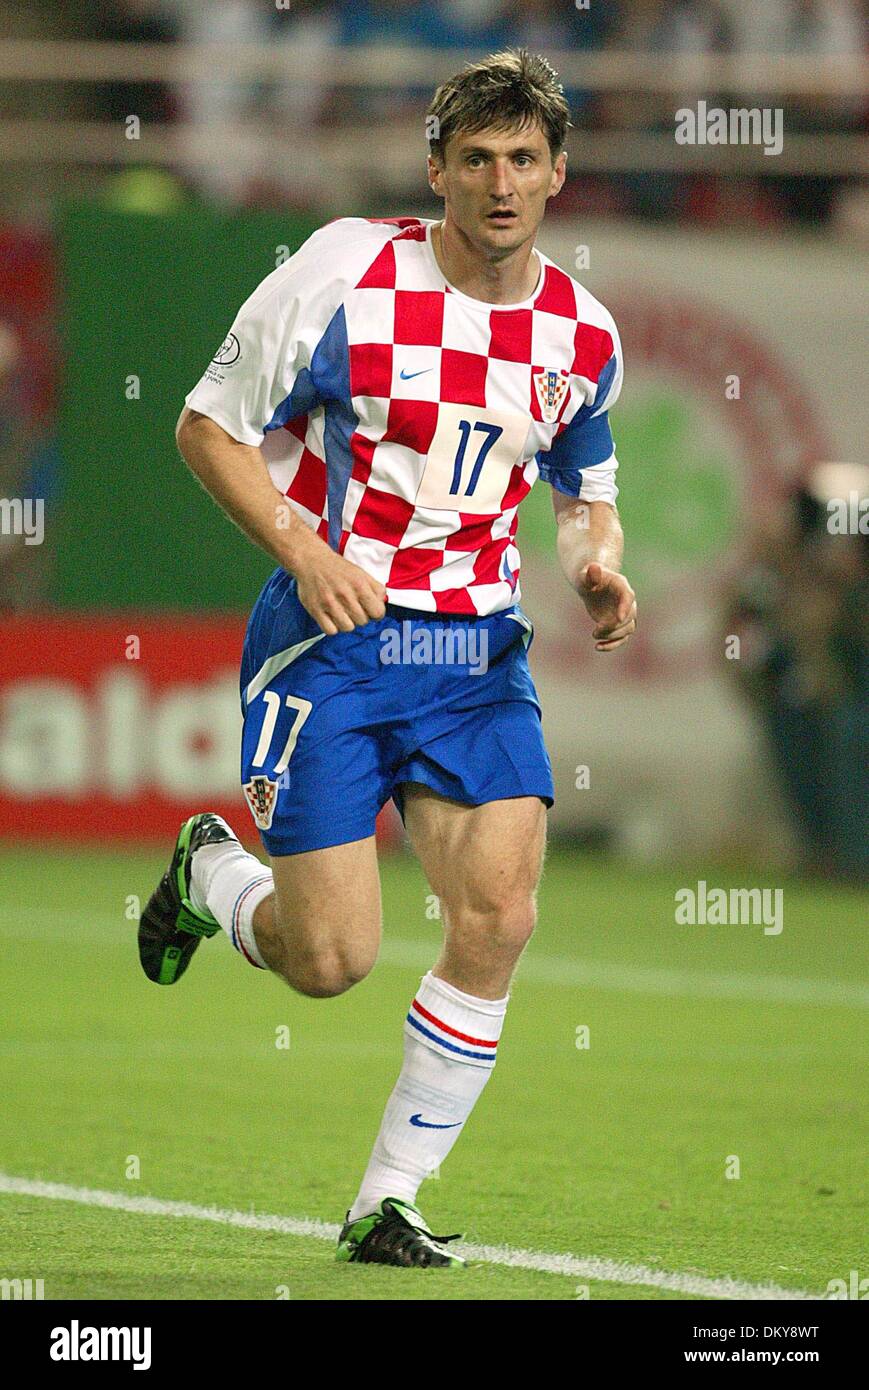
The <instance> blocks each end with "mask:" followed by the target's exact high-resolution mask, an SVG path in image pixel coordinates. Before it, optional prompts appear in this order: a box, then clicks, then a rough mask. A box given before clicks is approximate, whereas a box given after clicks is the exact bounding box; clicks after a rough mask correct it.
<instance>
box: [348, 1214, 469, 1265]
mask: <svg viewBox="0 0 869 1390" xmlns="http://www.w3.org/2000/svg"><path fill="white" fill-rule="evenodd" d="M348 1216H349V1212H348ZM451 1240H461V1234H459V1235H454V1236H434V1235H432V1233H431V1231H430V1230H429V1228H428V1226H427V1225H426V1223H425V1221H424V1219H423V1217H422V1216H421V1215H420V1213H419V1212H418V1211H417V1209H416V1207H414V1206H412V1205H411V1204H410V1202H404V1201H401V1200H400V1199H399V1198H398V1197H384V1199H383V1201H382V1202H381V1203H380V1206H379V1207H378V1209H377V1211H375V1212H372V1213H371V1215H370V1216H360V1217H359V1219H358V1221H347V1222H346V1224H345V1225H344V1227H343V1229H342V1231H341V1234H340V1236H339V1237H338V1249H337V1250H336V1252H335V1258H336V1259H337V1260H346V1261H348V1262H349V1263H351V1264H378V1265H403V1266H405V1267H410V1266H417V1267H419V1268H421V1269H435V1268H441V1269H463V1268H464V1265H465V1261H464V1260H463V1259H462V1257H461V1255H454V1254H452V1252H451V1251H449V1250H445V1249H444V1248H443V1247H444V1246H445V1245H446V1244H447V1242H448V1241H451Z"/></svg>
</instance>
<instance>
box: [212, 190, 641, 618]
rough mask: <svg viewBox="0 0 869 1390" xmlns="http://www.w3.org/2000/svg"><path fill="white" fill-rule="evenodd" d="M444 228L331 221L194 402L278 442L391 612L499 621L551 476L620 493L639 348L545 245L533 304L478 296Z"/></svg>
mask: <svg viewBox="0 0 869 1390" xmlns="http://www.w3.org/2000/svg"><path fill="white" fill-rule="evenodd" d="M434 225H435V224H434V223H433V222H431V221H423V220H420V219H418V218H413V217H406V218H396V219H394V220H383V221H378V220H368V219H364V218H357V217H344V218H340V219H338V220H337V221H335V222H331V223H329V224H328V226H326V227H322V228H321V229H320V230H319V231H317V232H315V233H314V234H313V236H311V237H309V239H308V240H307V241H306V242H305V243H304V245H303V246H302V247H301V248H300V250H298V251H297V252H296V253H295V255H293V256H291V257H290V258H289V259H288V260H287V261H286V262H285V263H284V264H283V265H281V266H279V267H278V269H277V270H275V271H273V272H272V274H271V275H269V276H267V277H266V279H265V280H263V282H262V284H261V285H260V286H259V288H258V289H256V290H255V291H254V293H253V294H252V295H251V296H250V298H249V299H248V300H247V301H246V303H245V304H244V305H243V306H242V308H241V310H240V312H239V314H238V317H237V318H236V320H235V322H234V323H233V325H232V329H231V331H230V332H229V334H228V335H227V337H226V339H225V340H224V342H223V343H222V345H221V347H220V350H219V351H218V353H217V355H216V357H215V358H214V359H213V361H212V362H211V364H210V365H209V367H208V370H207V371H206V373H205V375H204V376H203V377H202V380H201V381H200V382H199V383H198V385H197V386H196V387H195V388H194V389H193V390H192V391H191V392H190V394H189V395H188V396H187V404H188V405H189V406H190V408H191V409H193V410H196V411H199V412H201V413H202V414H203V415H208V416H210V417H211V419H213V420H215V421H216V422H217V424H219V425H221V426H222V427H223V429H225V430H226V431H227V432H228V433H229V434H230V435H232V437H233V438H234V439H237V440H239V441H241V442H242V443H244V444H251V445H261V446H262V451H263V454H264V455H265V457H266V460H267V463H268V465H269V470H270V473H271V476H272V479H273V481H274V482H275V484H276V486H277V487H278V488H279V489H280V491H281V492H283V493H284V494H285V495H286V496H287V498H288V499H289V501H290V502H291V504H292V505H293V506H294V507H295V509H296V510H297V511H298V513H299V514H300V515H301V517H302V518H303V519H304V520H305V521H306V522H307V523H308V524H309V525H310V526H312V527H313V528H314V529H316V530H317V532H318V533H319V535H320V536H322V537H323V538H324V539H325V540H327V541H328V543H329V544H330V545H331V546H332V547H333V548H334V549H336V550H338V551H339V553H340V554H342V555H345V556H346V557H347V559H348V560H352V561H353V562H354V563H355V564H357V565H359V566H361V568H362V569H364V570H365V571H366V572H367V573H368V574H370V575H372V576H373V577H374V578H376V579H379V580H381V581H382V583H383V584H384V585H385V586H386V590H387V595H388V598H389V601H390V602H391V603H395V604H400V605H403V606H404V607H406V608H417V609H422V610H424V611H427V612H441V613H466V614H474V613H477V614H488V613H494V612H497V611H498V610H499V609H502V608H507V607H509V606H510V605H511V604H513V603H515V602H516V601H517V600H518V598H519V552H518V550H517V548H516V528H517V523H518V507H519V503H520V502H521V501H522V499H523V497H525V495H526V494H527V493H528V492H529V491H530V489H531V487H532V486H533V484H534V482H535V481H536V480H537V478H538V476H542V477H543V478H544V479H545V480H546V481H547V482H549V483H550V484H551V485H552V486H554V487H556V488H558V489H559V490H560V491H561V492H564V493H567V494H568V495H569V496H572V497H580V498H583V499H585V500H588V501H595V500H605V501H610V502H612V501H615V498H616V495H617V488H616V486H615V470H616V467H617V464H616V458H615V454H614V451H613V441H612V435H611V433H610V428H609V422H608V419H607V412H608V409H609V407H610V406H611V405H612V404H613V402H614V401H615V400H616V397H617V396H618V394H619V391H620V389H621V382H622V357H621V347H620V344H619V338H618V333H617V331H616V327H615V324H614V322H613V319H612V317H611V316H610V314H609V313H608V312H607V310H606V309H605V308H604V307H603V305H602V304H599V303H598V301H597V300H596V299H595V298H594V297H593V296H592V295H590V294H589V293H588V291H587V290H585V289H584V288H583V287H582V285H580V284H578V283H577V281H576V280H574V279H573V278H572V276H570V275H567V274H565V272H564V271H563V270H560V269H559V268H558V267H557V266H556V265H553V263H552V262H551V261H550V260H548V258H547V257H546V256H543V255H542V254H541V253H540V252H536V253H535V254H536V256H537V260H538V263H539V266H540V277H539V280H538V284H537V288H536V289H535V291H534V293H533V294H532V295H531V297H530V299H527V300H525V301H524V302H523V303H521V304H486V303H483V302H482V301H480V300H476V299H471V298H469V297H468V296H467V295H465V294H462V293H460V291H459V290H457V289H455V287H454V286H452V285H450V284H448V283H447V282H446V281H445V280H444V277H443V274H442V273H441V271H440V268H439V266H438V263H437V260H436V258H435V255H434V252H433V250H432V242H431V233H432V227H433V226H434Z"/></svg>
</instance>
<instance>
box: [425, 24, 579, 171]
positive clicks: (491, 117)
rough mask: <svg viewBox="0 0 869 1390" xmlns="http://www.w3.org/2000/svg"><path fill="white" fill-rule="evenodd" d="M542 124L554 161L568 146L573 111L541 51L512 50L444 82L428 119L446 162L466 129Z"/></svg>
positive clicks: (433, 143)
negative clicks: (453, 142)
mask: <svg viewBox="0 0 869 1390" xmlns="http://www.w3.org/2000/svg"><path fill="white" fill-rule="evenodd" d="M525 125H540V126H542V128H543V132H544V134H545V136H546V140H547V143H548V145H549V149H550V151H551V154H552V159H553V163H554V162H555V160H556V159H557V158H558V156H559V154H560V153H561V151H562V149H563V148H564V137H565V135H566V134H567V129H568V126H569V125H570V110H569V108H568V105H567V102H566V100H565V97H564V88H563V86H562V85H561V83H560V82H559V80H558V73H557V72H556V71H555V69H554V68H553V67H552V65H551V63H548V62H547V61H546V59H545V58H543V57H541V55H540V54H539V53H529V52H528V50H527V49H525V48H508V49H505V50H504V51H503V52H501V53H491V54H490V55H489V57H488V58H483V59H482V61H481V62H479V63H468V65H467V66H466V67H465V68H464V69H463V71H462V72H459V73H456V75H455V77H451V78H449V79H448V81H446V82H442V83H441V85H440V86H439V87H438V89H437V91H436V92H435V94H434V96H433V98H432V102H431V105H430V106H429V109H428V113H427V118H426V132H427V134H428V143H429V149H430V151H431V153H432V155H433V156H437V158H438V159H440V160H443V157H444V150H445V148H446V144H447V141H448V140H449V139H450V137H451V136H453V135H455V134H457V132H459V131H461V132H462V133H463V134H469V135H470V134H473V133H474V132H475V131H479V130H486V129H488V128H490V127H491V128H493V129H495V130H511V129H513V128H518V127H522V126H525Z"/></svg>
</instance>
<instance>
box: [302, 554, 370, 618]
mask: <svg viewBox="0 0 869 1390" xmlns="http://www.w3.org/2000/svg"><path fill="white" fill-rule="evenodd" d="M324 549H325V547H324ZM296 582H297V585H298V594H299V598H300V599H301V601H302V605H303V606H304V607H305V608H306V609H307V610H308V612H309V613H310V615H311V617H312V618H313V619H314V621H315V622H317V623H319V624H320V627H321V628H322V629H323V631H324V632H325V633H326V635H327V637H334V636H335V634H336V632H352V631H353V629H354V627H362V626H364V625H365V623H370V622H371V620H372V618H382V617H383V615H384V614H385V612H386V589H385V588H384V587H383V585H382V584H381V583H380V581H379V580H377V579H372V578H371V575H370V574H366V573H365V571H364V570H362V569H360V568H359V566H358V565H354V564H353V563H352V561H350V560H345V559H344V556H343V555H338V554H336V552H335V551H334V550H326V551H325V554H322V555H318V556H317V558H316V560H315V561H314V562H313V563H310V562H309V563H308V564H306V566H305V569H304V572H303V573H301V574H298V575H297V576H296Z"/></svg>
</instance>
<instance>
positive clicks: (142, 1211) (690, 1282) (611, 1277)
mask: <svg viewBox="0 0 869 1390" xmlns="http://www.w3.org/2000/svg"><path fill="white" fill-rule="evenodd" d="M0 1193H6V1194H8V1195H9V1196H17V1197H42V1198H46V1199H48V1200H49V1201H53V1202H75V1203H77V1204H78V1205H80V1206H87V1207H102V1208H103V1209H104V1210H107V1211H124V1212H130V1213H132V1214H134V1215H137V1216H170V1217H176V1218H178V1219H180V1220H182V1221H213V1222H215V1223H216V1224H217V1225H220V1226H237V1227H240V1228H241V1229H242V1230H247V1231H278V1232H279V1233H280V1234H281V1235H287V1236H302V1237H308V1238H309V1239H314V1240H328V1241H333V1242H334V1241H335V1240H337V1238H338V1232H339V1229H340V1228H339V1227H338V1226H337V1225H334V1224H333V1223H331V1222H329V1221H317V1220H310V1219H305V1218H300V1217H294V1216H270V1215H266V1214H258V1213H256V1212H245V1211H231V1210H228V1209H226V1208H223V1207H200V1206H196V1205H195V1203H193V1202H175V1201H163V1200H161V1199H160V1198H158V1197H128V1196H127V1195H126V1193H124V1192H104V1191H102V1190H101V1189H99V1188H94V1187H70V1186H68V1185H67V1184H66V1183H59V1182H40V1181H36V1180H34V1179H32V1178H14V1177H11V1176H10V1175H9V1174H6V1173H0ZM456 1248H457V1249H458V1250H460V1251H461V1253H462V1254H463V1255H464V1256H465V1257H466V1258H467V1259H469V1260H476V1261H479V1262H480V1263H482V1264H489V1265H500V1266H502V1267H504V1268H508V1269H530V1270H534V1271H535V1272H536V1273H539V1274H561V1275H564V1276H566V1277H567V1278H570V1279H598V1280H601V1281H603V1282H605V1283H609V1284H624V1285H631V1286H634V1287H645V1288H652V1289H665V1290H667V1291H668V1292H671V1293H684V1294H690V1295H692V1296H693V1297H694V1298H719V1299H764V1300H775V1301H782V1300H786V1301H788V1302H791V1301H803V1300H811V1301H814V1300H816V1299H817V1298H818V1297H819V1296H820V1295H816V1294H810V1293H806V1292H804V1291H803V1290H801V1289H783V1288H779V1287H778V1286H777V1285H775V1284H747V1283H744V1282H743V1281H742V1280H740V1279H729V1278H722V1279H709V1278H706V1277H704V1276H703V1275H699V1274H668V1273H667V1271H666V1270H660V1269H649V1268H648V1267H647V1266H646V1265H635V1264H627V1263H624V1262H622V1261H619V1260H602V1259H597V1258H596V1257H595V1256H578V1255H554V1254H553V1255H550V1254H546V1253H545V1252H542V1251H536V1250H517V1249H514V1248H513V1247H511V1246H509V1245H465V1244H461V1245H459V1246H457V1247H456Z"/></svg>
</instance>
